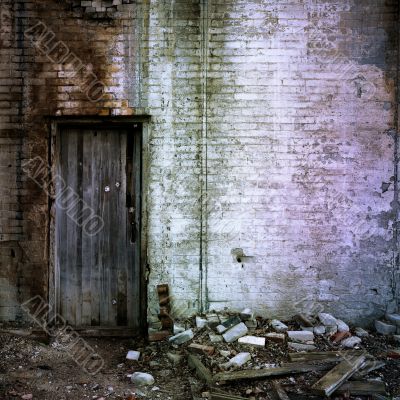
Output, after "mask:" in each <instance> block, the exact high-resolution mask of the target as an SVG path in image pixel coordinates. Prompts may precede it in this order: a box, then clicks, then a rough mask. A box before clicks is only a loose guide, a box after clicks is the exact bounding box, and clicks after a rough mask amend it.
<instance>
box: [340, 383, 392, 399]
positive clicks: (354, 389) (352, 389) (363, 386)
mask: <svg viewBox="0 0 400 400" xmlns="http://www.w3.org/2000/svg"><path fill="white" fill-rule="evenodd" d="M336 393H338V394H346V393H349V394H350V395H353V396H371V395H373V394H381V395H386V386H385V383H384V382H379V381H373V382H372V381H371V382H358V381H354V382H347V383H345V384H344V385H342V386H340V388H339V389H338V390H337V391H336Z"/></svg>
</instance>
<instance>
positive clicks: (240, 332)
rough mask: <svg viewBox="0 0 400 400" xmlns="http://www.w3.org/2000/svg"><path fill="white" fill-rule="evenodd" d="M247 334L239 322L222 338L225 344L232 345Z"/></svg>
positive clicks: (244, 327)
mask: <svg viewBox="0 0 400 400" xmlns="http://www.w3.org/2000/svg"><path fill="white" fill-rule="evenodd" d="M247 332H248V329H247V326H246V325H245V324H244V323H243V322H241V323H240V324H237V325H236V326H234V327H233V328H231V329H229V330H228V331H227V332H225V333H224V334H223V335H222V336H223V338H224V340H225V342H227V343H232V342H234V341H235V340H237V339H239V338H240V337H242V336H244V335H245V334H246V333H247Z"/></svg>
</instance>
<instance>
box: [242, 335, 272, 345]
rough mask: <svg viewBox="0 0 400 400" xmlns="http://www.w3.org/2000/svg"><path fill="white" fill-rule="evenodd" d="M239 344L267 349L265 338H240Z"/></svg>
mask: <svg viewBox="0 0 400 400" xmlns="http://www.w3.org/2000/svg"><path fill="white" fill-rule="evenodd" d="M238 343H241V344H248V345H251V346H258V347H265V337H257V336H243V337H241V338H239V340H238Z"/></svg>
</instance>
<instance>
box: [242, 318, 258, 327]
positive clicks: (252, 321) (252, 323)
mask: <svg viewBox="0 0 400 400" xmlns="http://www.w3.org/2000/svg"><path fill="white" fill-rule="evenodd" d="M245 325H246V326H247V327H248V328H249V329H256V328H257V326H258V324H257V320H256V319H249V320H247V321H245Z"/></svg>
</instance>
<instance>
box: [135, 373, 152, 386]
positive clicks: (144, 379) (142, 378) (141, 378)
mask: <svg viewBox="0 0 400 400" xmlns="http://www.w3.org/2000/svg"><path fill="white" fill-rule="evenodd" d="M131 381H132V383H133V384H135V385H137V386H148V385H152V384H153V383H154V378H153V375H150V374H147V373H146V372H134V373H133V374H132V375H131Z"/></svg>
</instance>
